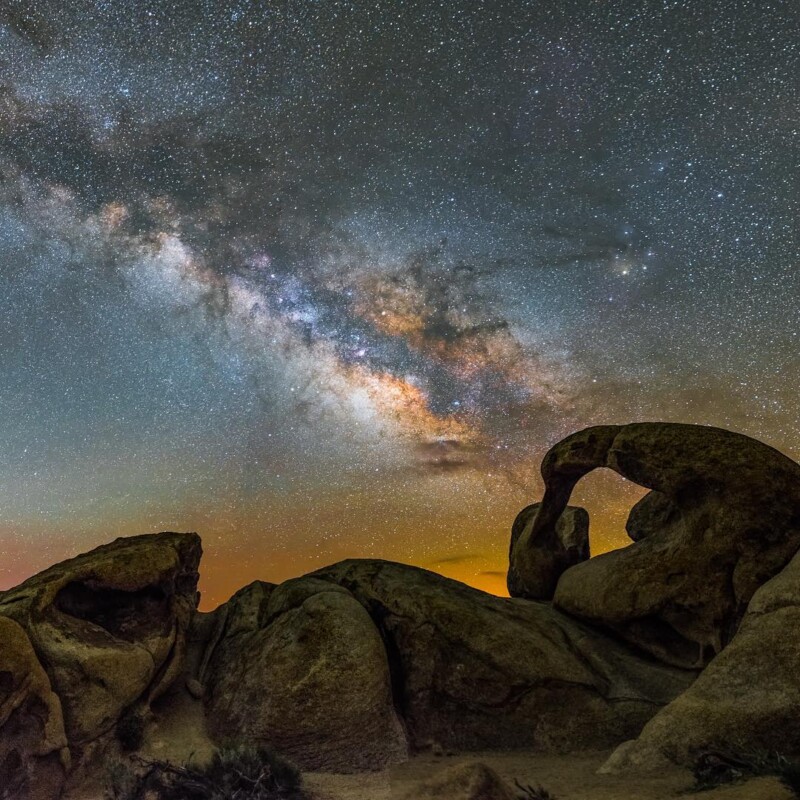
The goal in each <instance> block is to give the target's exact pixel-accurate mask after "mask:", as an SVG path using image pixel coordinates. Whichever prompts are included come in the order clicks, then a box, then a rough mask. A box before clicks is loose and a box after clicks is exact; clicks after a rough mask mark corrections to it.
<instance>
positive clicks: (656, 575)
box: [513, 423, 800, 666]
mask: <svg viewBox="0 0 800 800" xmlns="http://www.w3.org/2000/svg"><path fill="white" fill-rule="evenodd" d="M597 467H609V468H610V469H613V470H615V471H616V472H618V473H619V474H621V475H623V476H624V477H626V478H628V479H629V480H632V481H634V482H636V483H638V484H640V485H642V486H645V487H647V488H650V489H653V490H655V491H656V492H658V493H660V494H659V495H654V496H651V495H648V496H647V498H645V499H644V500H643V501H641V503H640V504H638V505H637V507H636V508H635V510H634V518H633V520H632V522H631V525H630V526H629V528H630V530H631V531H632V532H633V536H634V538H638V539H639V541H636V542H635V543H634V544H632V545H630V546H628V547H625V548H623V549H621V550H615V551H613V552H610V553H604V554H602V555H600V556H597V557H595V558H592V559H590V560H589V561H584V562H583V563H580V564H577V565H576V566H573V567H571V568H570V569H568V570H566V571H565V572H564V574H563V575H562V576H561V579H560V580H559V582H558V586H557V588H556V592H555V596H554V600H555V603H556V605H557V606H558V607H560V608H561V609H563V610H564V611H566V612H568V613H569V614H572V615H575V616H578V617H581V618H583V619H586V620H588V621H590V622H593V623H596V624H601V625H606V626H609V627H612V628H613V629H614V630H616V631H617V632H618V633H620V634H621V635H622V636H624V637H625V638H626V639H628V640H629V641H631V642H633V643H635V644H636V645H638V646H640V647H642V648H643V649H645V650H647V651H648V652H650V653H652V654H653V655H655V656H657V657H658V658H661V659H662V660H664V661H666V662H668V663H672V664H675V665H680V666H691V665H697V666H700V665H702V664H703V663H705V661H706V660H707V659H708V657H709V656H713V654H714V653H717V652H719V651H720V650H721V649H722V647H723V646H724V645H725V644H726V643H727V642H728V641H730V639H731V636H732V635H733V633H734V632H735V630H736V628H737V627H738V624H739V622H740V620H741V618H742V615H743V614H744V611H745V609H746V607H747V603H748V602H749V601H750V598H751V597H752V596H753V593H754V592H755V591H756V589H757V588H758V587H759V586H761V585H762V584H763V583H764V582H765V581H767V580H769V579H770V578H771V577H772V576H773V575H775V574H776V573H777V572H778V571H780V570H781V569H782V568H783V567H784V566H785V565H786V563H787V562H788V561H789V559H790V558H791V557H792V556H793V555H794V553H795V552H796V551H797V549H798V546H800V466H799V465H797V464H795V463H794V462H793V461H791V460H790V459H788V458H786V457H785V456H783V455H782V454H781V453H779V452H778V451H776V450H773V449H772V448H771V447H768V446H767V445H765V444H762V443H761V442H757V441H755V440H753V439H750V438H748V437H746V436H741V435H739V434H736V433H731V432H730V431H724V430H720V429H718V428H707V427H704V426H700V425H681V424H676V423H637V424H633V425H625V426H621V427H618V426H600V427H596V428H588V429H587V430H585V431H581V432H579V433H576V434H573V435H572V436H569V437H567V438H566V439H564V440H563V441H562V442H560V443H559V444H557V445H555V447H553V448H552V449H551V450H550V452H549V453H548V454H547V455H546V456H545V459H544V461H543V463H542V476H543V477H544V481H545V496H544V499H543V501H542V506H541V508H540V510H539V512H538V514H537V515H536V518H535V520H534V522H533V524H532V525H531V526H530V527H528V528H526V529H525V530H524V531H523V533H522V534H521V535H520V537H519V540H518V541H517V544H516V547H515V548H514V554H513V560H514V562H515V566H516V572H517V576H518V577H517V584H518V586H519V588H520V589H521V592H520V593H521V594H530V595H531V596H536V595H537V592H538V583H537V581H538V579H539V559H540V555H539V552H538V550H537V548H536V544H535V543H536V542H537V541H540V540H542V539H544V540H547V539H548V537H550V538H552V536H553V535H554V534H553V530H554V529H555V526H556V524H557V521H558V519H559V517H560V516H561V513H562V511H563V510H564V508H565V507H566V504H567V502H568V501H569V497H570V494H571V492H572V489H573V487H574V486H575V484H576V483H577V482H578V480H579V479H580V478H581V477H582V476H583V475H585V474H586V473H587V472H590V471H591V470H593V469H595V468H597ZM673 506H674V508H673ZM662 521H663V522H664V523H665V525H664V526H663V527H660V524H661V522H662ZM528 575H530V576H531V582H530V589H529V588H528V583H527V581H528Z"/></svg>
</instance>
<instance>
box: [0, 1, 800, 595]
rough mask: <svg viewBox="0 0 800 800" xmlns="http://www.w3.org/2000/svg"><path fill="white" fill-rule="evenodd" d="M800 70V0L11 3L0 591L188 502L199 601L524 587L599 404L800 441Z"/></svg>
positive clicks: (596, 497) (608, 506)
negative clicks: (524, 570)
mask: <svg viewBox="0 0 800 800" xmlns="http://www.w3.org/2000/svg"><path fill="white" fill-rule="evenodd" d="M798 76H800V7H798V6H797V4H796V3H794V2H788V1H787V2H750V1H749V0H741V1H740V2H695V1H694V0H692V1H691V2H689V0H685V1H684V0H669V1H668V2H667V1H666V0H664V1H659V2H637V3H633V2H607V3H606V2H603V3H595V2H589V0H583V1H582V2H578V1H577V0H566V1H565V2H559V3H533V2H522V1H520V2H509V3H502V2H501V3H487V2H463V3H452V2H437V1H435V0H434V1H433V2H419V3H418V2H408V3H405V2H404V3H398V2H382V1H381V0H371V2H363V3H362V2H339V0H331V2H324V3H317V2H310V1H302V0H296V1H295V2H289V1H288V0H281V2H274V3H272V2H256V0H236V1H235V2H234V1H233V0H213V1H212V0H205V2H202V1H201V2H198V1H197V0H192V2H188V1H187V2H184V0H178V2H175V3H155V2H150V0H74V1H72V0H66V2H65V1H64V0H59V2H55V0H52V1H51V0H12V1H11V2H6V3H2V4H0V507H1V508H2V518H1V521H0V553H2V554H3V558H2V559H1V560H0V588H4V587H7V586H10V585H13V584H15V583H17V582H18V581H20V580H22V579H23V578H25V577H27V576H28V575H30V574H32V573H33V572H35V571H37V570H38V569H41V568H43V567H44V566H46V565H48V564H49V563H52V562H53V561H54V560H58V559H61V558H64V557H66V556H68V555H71V554H74V553H76V552H79V551H82V550H85V549H87V548H89V547H91V546H95V545H97V544H100V543H102V542H105V541H107V540H109V539H112V538H115V537H116V536H120V535H128V534H133V533H140V532H144V531H156V530H196V531H198V532H199V533H200V534H201V535H202V536H203V541H204V549H205V552H206V555H205V559H204V576H203V579H202V584H201V588H202V590H203V594H204V599H203V604H204V607H206V608H209V607H212V606H213V605H215V604H216V603H219V602H221V601H223V600H225V599H226V598H227V597H228V596H229V595H230V593H231V592H232V591H233V590H235V589H236V588H238V587H239V586H241V585H243V584H244V583H247V582H249V581H250V580H253V579H256V578H260V579H263V580H272V581H278V580H282V579H285V578H287V577H290V576H293V575H298V574H301V573H303V572H307V571H309V570H311V569H313V568H316V567H319V566H322V565H324V564H327V563H330V562H332V561H335V560H337V559H341V558H345V557H381V558H390V559H396V560H400V561H405V562H409V563H414V564H418V565H421V566H425V567H428V568H431V569H435V570H437V571H440V572H443V573H445V574H448V575H452V576H454V577H458V578H460V579H462V580H466V581H468V582H470V583H472V584H474V585H476V586H480V587H481V588H485V589H487V590H490V591H502V590H503V586H504V570H505V566H506V552H507V545H508V537H509V533H510V526H511V522H512V521H513V519H514V516H515V514H516V513H517V511H519V509H520V508H521V507H522V506H523V505H525V504H526V503H528V502H531V501H533V500H535V499H538V496H539V494H540V492H541V483H540V479H539V476H538V463H539V461H540V459H541V457H542V455H543V454H544V452H545V451H546V450H547V448H548V447H550V446H551V445H552V444H553V443H554V442H556V441H557V440H558V439H560V438H562V437H563V436H565V435H566V434H568V433H570V432H571V431H573V430H576V429H578V428H581V427H585V426H587V425H592V424H600V423H624V422H630V421H635V420H645V419H664V420H674V421H683V422H694V423H703V424H713V425H720V426H723V427H728V428H732V429H735V430H738V431H741V432H743V433H746V434H749V435H751V436H755V437H757V438H760V439H762V440H764V441H766V442H768V443H770V444H772V445H774V446H776V447H778V448H779V449H781V450H783V451H784V452H785V453H787V454H788V455H790V456H793V457H795V458H797V457H798V456H800V421H799V415H800V395H799V394H798V391H797V377H798V366H800V356H799V355H798V353H799V352H800V349H799V348H798V345H799V344H800V335H799V334H798V325H797V320H798V318H800V315H799V314H798V310H799V307H800V271H799V270H798V263H797V260H798V229H797V223H798V218H799V215H798V211H800V203H799V202H798V197H799V196H800V195H799V194H798V190H799V189H800V186H799V185H798V183H799V179H798V166H799V164H798V161H799V159H798V153H799V152H800V151H799V150H798V143H799V141H800V136H799V135H798V131H800V111H798V108H799V105H798V104H799V102H800V91H799V90H800V83H799V81H798ZM641 493H642V490H641V489H640V488H639V487H634V486H631V485H629V484H626V483H625V482H624V481H622V480H621V479H620V478H619V477H618V476H609V475H605V476H604V475H602V474H600V475H592V476H591V477H590V478H588V479H587V480H586V481H584V482H583V483H582V484H581V485H579V487H578V489H577V490H576V492H575V494H574V495H573V497H574V500H575V501H577V502H579V503H582V504H584V505H585V506H586V507H587V508H589V510H590V512H591V514H592V533H591V535H592V546H593V549H594V551H595V552H597V551H602V550H605V549H608V548H611V547H617V546H620V545H621V544H623V543H624V541H625V537H624V531H623V524H624V519H625V516H626V513H627V509H629V508H630V506H631V505H632V503H633V502H635V500H636V499H637V498H638V497H639V496H641Z"/></svg>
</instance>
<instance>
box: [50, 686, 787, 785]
mask: <svg viewBox="0 0 800 800" xmlns="http://www.w3.org/2000/svg"><path fill="white" fill-rule="evenodd" d="M154 711H155V725H154V726H153V728H152V729H151V731H150V735H149V736H148V739H147V742H146V745H145V747H144V748H143V750H142V753H141V755H142V756H143V757H145V758H146V759H158V760H162V759H163V760H167V761H172V762H173V763H177V764H181V763H186V762H187V761H204V760H206V759H208V758H210V756H211V754H212V752H213V749H214V747H213V744H212V742H211V739H210V738H209V736H208V732H207V729H206V720H205V718H204V716H203V713H202V704H201V703H198V702H195V701H192V700H191V699H189V697H188V696H187V695H186V694H185V693H184V692H180V693H178V694H174V695H171V696H168V697H166V698H164V699H163V700H162V701H160V702H159V703H158V704H157V705H156V707H155V709H154ZM610 753H611V751H608V750H604V751H594V752H585V753H571V754H569V755H561V756H559V755H546V754H539V753H536V754H534V753H529V752H524V751H514V752H497V751H493V752H484V753H461V754H458V755H441V756H439V755H433V754H431V753H425V754H421V755H416V756H413V757H412V758H410V759H409V760H408V761H406V762H404V763H403V764H398V765H397V766H394V767H391V768H390V769H386V770H382V771H380V772H367V773H357V774H351V775H341V774H333V773H323V772H305V773H303V780H304V783H305V786H306V788H307V789H310V790H311V792H312V794H313V795H314V798H315V800H410V799H412V798H413V797H414V789H415V787H416V786H418V785H420V784H421V783H423V782H425V781H427V780H428V779H430V778H432V777H434V776H435V775H437V774H438V773H440V772H442V771H444V770H446V769H448V768H450V767H454V766H456V765H460V764H467V763H472V762H480V763H483V764H486V765H487V766H489V767H491V768H492V769H493V770H495V771H496V772H497V773H498V774H499V775H500V776H501V777H502V778H504V779H505V780H506V781H508V783H509V784H510V785H512V786H513V785H514V781H515V780H516V781H519V783H520V784H522V785H524V786H527V785H532V786H535V787H538V786H541V787H543V788H545V789H547V790H548V791H549V792H550V793H551V795H552V796H553V798H554V800H672V798H688V800H692V798H697V800H792V798H793V795H792V794H791V793H790V792H789V791H788V790H786V789H785V788H784V787H782V786H781V785H780V784H779V783H778V782H777V781H776V780H774V779H771V778H763V779H757V780H752V781H749V782H747V783H744V784H738V785H732V786H729V787H725V788H720V789H716V790H714V791H708V792H700V793H696V794H695V793H692V794H688V795H687V794H686V790H687V789H688V788H689V787H690V786H691V785H692V776H691V774H690V773H689V772H688V771H687V770H682V769H678V768H675V769H674V770H672V771H670V772H668V773H663V774H658V775H653V776H648V777H637V778H631V777H630V776H617V775H598V774H597V770H598V769H599V768H600V766H601V765H602V764H603V763H604V762H605V761H606V759H607V758H608V756H609V755H610ZM103 798H104V791H103V789H102V779H101V777H100V776H99V775H94V776H93V777H92V779H90V780H87V781H85V782H83V784H82V786H80V787H79V788H78V787H76V788H75V789H73V790H72V791H71V792H68V793H67V795H66V798H65V800H103ZM442 800H450V798H448V797H447V796H445V795H443V796H442Z"/></svg>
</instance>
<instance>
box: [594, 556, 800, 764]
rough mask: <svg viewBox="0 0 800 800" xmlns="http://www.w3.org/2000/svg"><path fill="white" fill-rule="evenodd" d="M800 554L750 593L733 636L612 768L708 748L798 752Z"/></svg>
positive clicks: (687, 759) (685, 758)
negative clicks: (754, 591) (747, 603)
mask: <svg viewBox="0 0 800 800" xmlns="http://www.w3.org/2000/svg"><path fill="white" fill-rule="evenodd" d="M798 665H800V555H797V556H795V557H794V558H793V559H792V561H791V562H790V563H789V565H788V566H787V567H786V568H785V569H784V570H783V571H781V572H780V573H779V574H778V575H776V576H775V577H774V578H773V579H772V580H770V581H768V582H767V583H765V584H764V585H763V586H762V587H761V588H760V589H759V590H758V591H757V592H756V593H755V594H754V595H753V599H752V600H751V601H750V605H749V606H748V609H747V613H746V614H745V617H744V619H743V620H742V624H741V626H740V628H739V630H738V631H737V633H736V636H734V638H733V640H732V641H731V643H730V644H729V645H728V646H727V647H726V648H725V650H723V651H722V653H721V654H720V655H718V656H717V657H716V658H715V659H714V660H713V661H712V662H711V664H709V666H708V667H707V668H706V670H705V671H704V672H703V673H702V674H701V675H700V677H699V678H698V679H697V681H696V682H695V683H694V684H693V685H692V686H691V687H689V688H688V689H687V690H686V691H685V692H684V693H683V694H681V695H680V696H679V697H677V698H676V699H675V700H674V701H673V702H672V703H670V704H669V705H668V706H666V707H665V708H663V709H662V710H661V711H660V712H659V713H658V714H656V716H655V717H654V718H653V719H652V720H651V721H650V722H649V723H648V724H647V725H646V726H645V728H644V730H643V731H642V733H641V735H640V736H639V737H638V739H636V740H635V741H633V742H628V743H626V744H625V745H623V746H622V747H620V748H619V750H618V751H617V752H616V753H615V754H614V756H613V757H612V758H611V759H610V761H609V763H608V765H607V769H608V770H609V771H620V770H624V769H629V768H636V769H644V770H654V769H658V768H661V767H662V766H664V765H665V764H668V763H678V764H684V765H690V764H692V763H693V761H694V759H695V758H696V756H697V755H698V753H701V752H703V751H704V750H708V749H711V750H721V751H722V752H730V753H754V754H757V753H766V752H768V751H772V752H776V753H795V754H800V675H798Z"/></svg>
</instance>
